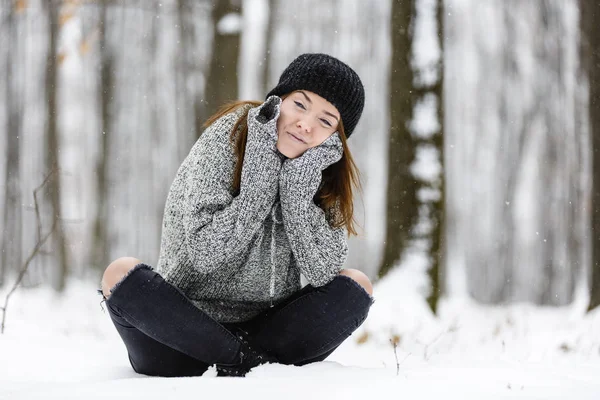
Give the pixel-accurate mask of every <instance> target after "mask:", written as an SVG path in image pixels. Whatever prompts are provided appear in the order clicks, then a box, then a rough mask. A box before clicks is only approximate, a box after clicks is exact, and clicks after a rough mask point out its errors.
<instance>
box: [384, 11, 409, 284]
mask: <svg viewBox="0 0 600 400" xmlns="http://www.w3.org/2000/svg"><path fill="white" fill-rule="evenodd" d="M414 12H415V0H406V1H399V0H396V1H393V2H392V23H391V29H392V32H391V35H392V65H391V73H390V89H391V90H390V139H389V161H388V185H387V210H386V216H387V218H386V236H385V237H386V239H385V247H384V254H383V260H382V263H381V266H380V268H379V274H378V275H379V277H383V276H384V275H385V274H386V273H387V272H389V270H390V269H391V268H392V267H393V266H394V264H395V263H396V262H397V261H398V260H399V259H400V257H401V254H402V251H403V250H404V249H405V247H406V245H407V242H408V240H409V239H410V236H411V230H412V228H413V226H414V224H415V222H416V220H417V216H418V208H417V207H418V204H417V185H418V183H417V181H416V179H415V178H414V177H413V175H412V173H411V171H410V166H411V164H412V163H413V161H414V158H415V141H414V139H413V137H412V135H411V132H410V130H409V125H408V124H409V122H410V120H411V118H412V110H413V98H412V94H411V91H412V86H413V71H412V68H411V64H410V54H411V44H412V21H413V16H414Z"/></svg>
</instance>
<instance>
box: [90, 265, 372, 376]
mask: <svg viewBox="0 0 600 400" xmlns="http://www.w3.org/2000/svg"><path fill="white" fill-rule="evenodd" d="M99 292H100V293H101V291H99ZM105 300H106V302H105V303H106V306H107V309H108V312H109V314H110V317H111V319H112V321H113V323H114V325H115V328H116V329H117V331H118V333H119V335H120V336H121V338H122V339H123V342H124V343H125V347H126V348H127V352H128V353H129V361H130V363H131V366H132V367H133V369H134V370H135V371H136V372H138V373H141V374H146V375H155V376H197V375H202V374H203V373H204V372H205V371H206V370H207V369H208V367H209V366H211V365H213V364H235V363H237V362H238V361H239V359H240V354H239V350H240V346H241V342H240V341H239V339H238V338H237V337H236V336H235V335H234V334H233V333H232V332H231V331H232V330H233V329H243V330H244V331H245V332H247V333H248V338H249V342H250V343H251V344H252V345H253V346H255V347H258V348H260V349H262V350H263V351H265V352H267V353H268V354H269V355H271V356H273V357H275V358H276V359H277V360H278V361H279V362H280V363H282V364H293V365H304V364H308V363H311V362H315V361H322V360H324V359H325V358H327V356H329V355H330V354H331V353H332V352H333V351H334V350H335V349H336V348H337V347H338V346H339V345H340V344H341V343H342V342H343V341H344V340H346V339H347V338H348V337H349V336H350V335H351V334H352V332H354V331H355V330H356V329H357V328H358V327H359V326H360V325H361V324H362V323H363V321H364V320H365V319H366V317H367V314H368V312H369V308H370V307H371V304H372V302H373V301H372V298H371V296H370V295H369V294H368V293H367V292H366V291H365V290H364V289H363V288H362V286H360V285H359V284H358V283H357V282H355V281H354V280H353V279H351V278H349V277H347V276H343V275H339V276H337V277H335V278H334V279H333V280H332V281H331V282H330V283H328V284H327V285H324V286H322V287H313V286H311V285H308V286H306V287H304V288H303V289H302V290H300V291H298V292H296V293H295V294H293V295H292V296H290V297H289V298H287V299H286V300H284V301H283V302H281V303H279V304H277V305H276V306H275V307H272V308H270V309H269V310H267V311H265V312H263V313H262V314H260V315H258V316H257V317H255V318H253V319H251V320H249V321H245V322H241V323H230V324H221V323H219V322H217V321H216V320H214V319H213V318H211V317H210V316H208V315H207V314H206V313H204V312H202V311H201V310H199V309H198V308H196V307H195V306H194V305H193V304H192V303H191V301H190V300H189V299H188V298H187V297H185V295H184V294H183V293H182V292H181V291H180V290H179V289H177V288H176V287H174V286H172V285H171V284H169V283H167V282H166V281H165V280H164V279H163V278H162V277H161V276H160V275H159V274H158V273H156V272H154V271H153V270H152V268H151V267H149V266H148V265H145V264H139V265H137V266H135V267H134V268H133V269H132V270H131V271H130V272H129V273H128V275H127V276H126V277H125V278H123V279H122V280H121V282H119V283H118V284H117V285H115V287H114V288H113V290H112V294H111V295H110V297H109V298H108V299H105Z"/></svg>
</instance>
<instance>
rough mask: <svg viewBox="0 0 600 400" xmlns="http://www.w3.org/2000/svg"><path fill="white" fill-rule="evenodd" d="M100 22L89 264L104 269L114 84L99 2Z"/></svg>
mask: <svg viewBox="0 0 600 400" xmlns="http://www.w3.org/2000/svg"><path fill="white" fill-rule="evenodd" d="M99 13H100V21H99V26H98V27H99V30H98V31H99V32H98V38H99V42H98V52H99V53H100V55H99V58H100V79H99V80H98V81H99V85H98V86H99V87H98V97H99V99H98V104H99V106H100V110H99V114H100V119H101V122H100V123H101V125H102V135H101V136H100V138H99V139H100V140H99V144H100V146H99V147H100V148H99V153H100V154H99V156H98V160H97V165H96V174H97V187H98V193H99V194H102V195H99V196H97V200H96V201H97V203H96V215H95V220H94V227H93V228H92V229H93V232H92V235H93V240H92V243H94V246H93V248H92V249H91V254H90V257H91V265H92V267H93V268H95V269H98V270H101V271H103V270H104V268H105V267H106V266H107V265H108V263H109V260H108V258H109V249H108V247H109V246H108V232H107V215H108V212H109V210H108V199H107V196H105V195H104V194H105V193H106V192H107V189H108V165H109V160H110V158H111V157H110V148H111V145H110V139H111V137H112V113H111V110H110V105H111V101H110V99H111V98H112V97H113V95H114V91H113V84H114V77H113V73H114V72H113V55H112V49H111V47H110V46H109V45H108V41H107V23H108V20H107V15H108V7H107V4H106V2H104V1H103V2H102V3H101V4H100V8H99Z"/></svg>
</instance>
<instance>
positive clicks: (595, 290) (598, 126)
mask: <svg viewBox="0 0 600 400" xmlns="http://www.w3.org/2000/svg"><path fill="white" fill-rule="evenodd" d="M579 4H580V11H581V14H580V15H581V30H582V35H581V37H582V46H581V51H582V54H581V56H582V62H583V65H584V69H585V72H586V73H587V75H588V82H589V91H590V92H589V118H590V136H591V144H592V205H591V213H592V224H591V229H592V232H591V238H592V243H591V245H592V249H591V250H592V282H591V291H590V304H589V310H592V309H594V308H596V307H597V306H598V305H600V25H599V24H598V18H600V3H599V2H597V1H587V0H581V1H580V3H579Z"/></svg>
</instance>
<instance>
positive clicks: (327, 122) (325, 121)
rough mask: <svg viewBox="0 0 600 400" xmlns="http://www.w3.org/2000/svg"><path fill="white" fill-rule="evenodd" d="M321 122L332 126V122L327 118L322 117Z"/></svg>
mask: <svg viewBox="0 0 600 400" xmlns="http://www.w3.org/2000/svg"><path fill="white" fill-rule="evenodd" d="M321 122H323V123H324V124H325V125H327V126H328V127H330V128H331V123H330V122H329V121H327V120H326V119H323V118H321Z"/></svg>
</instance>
